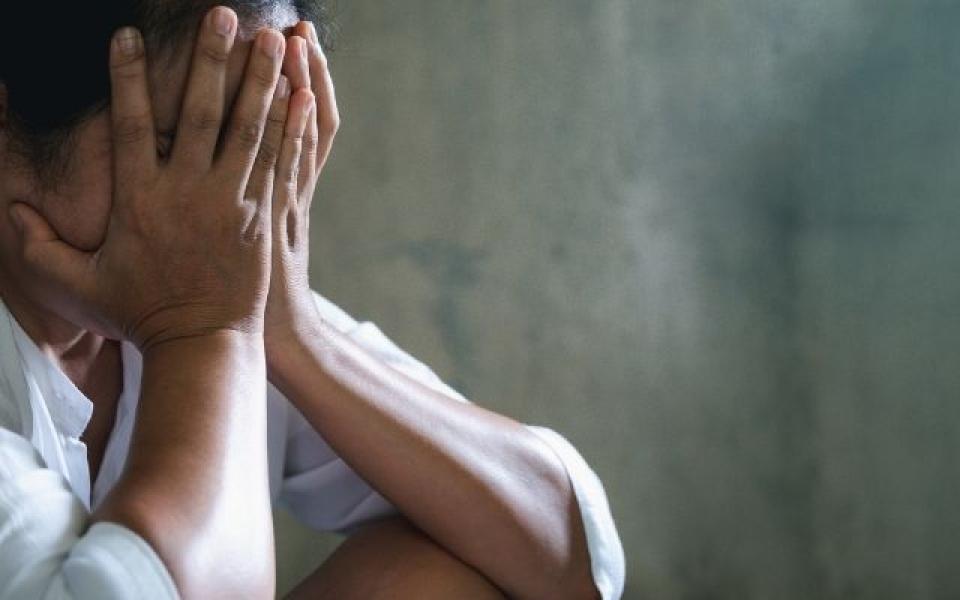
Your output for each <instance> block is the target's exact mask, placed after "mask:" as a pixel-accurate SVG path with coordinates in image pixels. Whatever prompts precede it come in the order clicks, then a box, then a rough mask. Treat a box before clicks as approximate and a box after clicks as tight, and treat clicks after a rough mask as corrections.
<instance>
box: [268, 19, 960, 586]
mask: <svg viewBox="0 0 960 600" xmlns="http://www.w3.org/2000/svg"><path fill="white" fill-rule="evenodd" d="M341 17H342V22H343V37H342V40H343V41H342V46H343V47H342V48H341V50H340V51H339V52H338V53H337V55H336V56H335V58H334V67H335V74H336V81H337V83H338V86H339V87H338V91H339V97H340V101H341V107H342V113H343V117H344V127H343V130H342V134H341V136H340V138H339V140H338V143H337V146H336V151H335V156H334V158H333V161H332V163H331V164H330V166H329V170H328V172H327V174H326V175H325V181H324V183H323V184H322V187H321V190H320V197H319V199H318V202H317V203H316V204H315V206H316V208H315V209H314V210H315V215H314V221H313V223H314V229H313V234H314V236H315V239H314V240H313V259H312V260H313V264H312V267H313V276H314V285H315V287H317V288H318V289H320V290H321V291H323V292H324V293H325V294H327V295H328V296H330V297H331V298H333V299H334V300H335V301H336V302H338V303H340V304H341V305H343V306H344V307H345V308H347V309H348V310H349V311H350V312H351V313H353V314H354V315H356V316H357V317H359V318H365V319H371V320H374V321H375V322H377V323H378V324H379V325H380V326H381V328H382V329H383V330H384V331H385V332H386V333H387V334H388V335H390V336H392V337H393V338H394V339H395V340H396V341H397V342H398V343H400V344H401V345H402V346H404V347H405V348H407V349H408V350H410V351H412V352H413V353H414V354H415V355H417V356H419V357H420V358H422V359H423V360H425V361H426V362H427V363H428V364H430V365H432V366H433V367H434V368H435V369H436V370H437V371H438V372H439V373H440V374H441V375H442V376H443V377H445V378H446V379H447V380H448V381H450V382H451V383H452V384H453V385H455V386H456V387H458V388H459V389H460V390H461V391H462V392H464V393H465V394H466V395H467V396H468V397H470V398H471V399H473V400H474V401H475V402H477V403H479V404H482V405H484V406H487V407H490V408H493V409H494V410H497V411H500V412H503V413H505V414H507V415H510V416H512V417H514V418H516V419H518V420H521V421H523V422H527V423H537V424H542V425H547V426H550V427H553V428H555V429H557V430H558V431H560V432H562V433H563V434H565V435H566V436H567V437H568V438H569V439H570V440H571V441H572V442H573V443H574V444H575V445H576V446H577V447H578V448H579V449H580V450H581V452H582V454H583V455H584V456H585V458H586V459H587V460H588V462H590V464H591V465H592V466H593V467H594V468H595V470H596V471H597V473H598V474H599V475H600V477H601V479H602V480H603V481H604V483H605V485H606V488H607V491H608V495H609V497H610V501H611V504H612V507H613V510H614V513H615V517H616V519H617V522H618V525H619V529H620V532H621V535H622V538H623V542H624V545H625V549H626V553H627V561H628V568H627V572H628V591H627V594H626V597H627V598H644V597H646V598H777V599H791V598H798V599H799V598H871V599H875V598H876V599H879V598H913V599H924V598H946V597H960V569H958V568H957V565H958V564H960V542H958V540H960V511H958V507H960V484H958V481H957V480H956V478H955V476H956V474H957V472H958V470H957V464H956V463H957V458H958V457H960V436H958V434H960V403H958V402H957V401H958V400H960V368H958V366H960V242H958V241H957V240H958V233H957V228H958V225H960V203H958V200H957V198H958V197H960V170H958V168H957V163H958V161H960V35H958V31H960V4H958V3H956V2H947V1H941V2H934V1H930V2H925V1H919V0H902V1H899V2H892V1H885V0H829V1H828V0H821V1H798V0H683V1H680V0H602V1H588V0H523V1H513V2H507V1H505V0H489V1H474V2H441V1H433V2H428V1H423V0H404V2H373V1H369V0H351V1H349V2H342V3H341ZM281 534H282V535H284V536H285V540H286V541H284V542H283V545H282V549H281V554H282V556H283V557H284V558H283V564H282V569H281V579H282V584H281V586H285V585H287V584H288V582H289V581H290V580H292V579H293V578H294V577H295V576H296V575H298V574H300V573H302V572H304V571H305V570H307V569H308V568H309V563H310V562H311V561H313V562H316V561H317V560H318V559H319V558H320V557H321V556H320V555H321V554H322V551H318V550H316V547H317V546H316V544H317V542H316V541H315V540H313V539H312V538H308V537H305V536H304V535H303V533H302V532H297V531H294V530H292V528H290V527H289V526H288V525H286V524H284V525H283V526H282V527H281ZM332 541H335V540H331V539H330V538H328V539H326V540H325V541H322V542H320V543H319V547H321V548H328V547H329V546H330V544H331V543H332Z"/></svg>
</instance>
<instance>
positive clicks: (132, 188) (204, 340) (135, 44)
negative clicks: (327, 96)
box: [14, 7, 313, 598]
mask: <svg viewBox="0 0 960 600" xmlns="http://www.w3.org/2000/svg"><path fill="white" fill-rule="evenodd" d="M218 16H219V17H221V19H217V18H216V17H218ZM236 29H237V21H236V15H235V13H234V12H233V11H231V10H228V9H224V8H222V7H221V8H217V9H214V11H212V12H211V13H210V14H209V15H208V17H207V18H206V19H205V20H204V23H203V26H202V27H201V31H200V33H199V35H198V41H197V50H196V51H195V52H194V56H193V65H192V69H191V75H190V81H189V84H188V87H187V92H186V94H185V98H184V101H183V108H182V111H181V119H180V124H179V128H178V134H177V143H176V145H175V147H174V149H173V152H172V154H171V157H170V159H169V161H167V162H160V161H159V160H158V157H157V153H156V141H155V134H154V129H153V127H154V125H153V117H152V111H151V105H150V98H149V94H148V91H147V78H146V61H145V56H144V45H143V41H142V39H141V38H140V35H139V33H137V32H136V31H135V30H129V29H128V30H125V31H121V32H119V33H118V34H117V35H116V36H115V40H114V43H113V45H112V47H111V72H112V79H113V98H112V104H111V112H112V117H113V132H114V140H113V141H114V166H115V169H114V172H115V181H114V202H113V208H112V211H113V212H112V214H111V219H110V225H109V228H108V231H107V234H106V237H105V240H104V243H103V245H102V246H101V248H100V249H98V250H97V251H96V252H95V253H83V252H80V251H78V250H76V249H74V248H71V247H69V246H68V245H66V244H65V243H64V242H62V241H61V240H59V239H58V238H57V236H56V233H55V232H54V231H53V230H52V229H51V228H50V226H49V225H48V224H47V223H46V222H45V220H44V219H43V218H42V216H40V215H39V214H38V213H37V212H35V211H34V210H32V209H30V208H29V207H27V206H17V207H15V208H14V210H15V211H16V215H17V217H18V220H19V221H20V223H21V231H22V232H23V252H24V256H25V258H26V259H27V260H28V262H30V263H31V267H32V268H34V269H36V271H37V272H38V273H40V274H41V275H43V276H45V277H46V279H47V284H48V285H49V287H50V288H51V289H53V290H56V291H57V292H58V293H57V294H56V296H57V297H58V298H62V299H63V301H62V303H63V306H62V307H61V308H62V312H63V313H64V314H65V315H66V316H68V317H69V318H71V319H72V320H73V321H74V322H76V323H78V324H82V325H83V326H85V327H87V328H88V329H90V330H93V331H97V332H99V333H102V334H103V335H106V336H109V337H112V338H125V339H129V340H132V341H133V342H134V343H135V344H136V345H137V346H138V347H139V349H140V351H141V352H142V354H143V358H144V371H143V381H142V392H141V399H140V406H139V412H138V415H137V424H136V427H135V431H134V434H133V438H132V440H131V451H130V455H129V458H128V461H127V464H126V469H125V471H124V474H123V475H122V477H121V479H120V481H119V482H118V483H117V485H116V487H115V488H114V490H113V491H112V492H111V494H110V495H109V497H108V498H107V499H105V501H104V502H103V504H102V506H101V507H100V508H99V509H98V510H97V511H96V513H94V514H93V515H92V523H96V522H98V521H112V522H116V523H119V524H121V525H124V526H126V527H127V528H128V529H131V530H133V531H134V532H136V533H138V534H139V535H140V536H141V537H142V538H143V539H144V540H146V541H147V543H148V544H149V545H150V546H151V547H152V548H153V549H154V550H155V552H156V553H157V555H158V556H159V557H160V559H161V560H162V561H163V563H164V564H165V566H166V567H167V569H168V570H169V572H170V574H171V575H172V577H173V579H174V581H175V583H176V586H177V588H178V589H179V592H180V594H181V595H182V596H184V597H187V598H214V597H228V598H236V597H244V598H248V597H263V598H266V597H271V596H272V595H273V593H274V578H275V575H274V556H273V529H272V519H271V512H270V499H269V491H268V476H267V461H266V398H265V394H266V389H265V385H264V380H265V375H266V374H265V369H266V367H265V356H264V342H263V326H264V318H263V314H264V310H265V305H266V298H267V292H268V286H269V270H270V250H271V244H270V242H271V240H270V231H271V220H270V219H271V197H272V188H273V185H274V176H275V174H277V173H281V174H282V173H289V172H291V171H292V170H293V167H294V166H295V165H296V163H297V161H298V160H299V152H300V138H301V137H302V135H303V130H304V127H305V123H306V121H307V115H308V114H309V113H310V112H311V111H312V110H313V109H312V106H313V98H312V94H310V93H309V92H304V93H300V94H294V95H292V96H291V95H290V94H289V88H288V87H285V86H284V85H280V86H278V85H277V82H278V81H281V82H282V81H285V80H281V79H280V70H281V66H282V57H283V54H284V38H283V36H282V34H280V33H279V32H277V31H272V30H264V31H261V32H260V33H259V34H258V37H257V40H256V42H255V44H254V47H253V49H252V50H251V53H250V58H249V59H248V62H247V69H246V74H245V77H244V81H243V84H242V86H241V91H240V94H239V97H238V98H237V100H236V102H235V104H234V108H233V110H232V114H231V116H230V118H229V119H225V116H224V106H225V104H226V103H225V98H224V96H225V90H224V81H225V64H226V59H227V56H228V55H229V53H230V51H231V49H232V47H233V42H234V36H235V33H236ZM284 90H285V91H284ZM221 124H222V125H223V126H224V128H225V131H224V137H223V147H222V149H220V150H219V151H215V150H216V148H217V145H218V139H219V137H220V129H221ZM277 150H279V151H277Z"/></svg>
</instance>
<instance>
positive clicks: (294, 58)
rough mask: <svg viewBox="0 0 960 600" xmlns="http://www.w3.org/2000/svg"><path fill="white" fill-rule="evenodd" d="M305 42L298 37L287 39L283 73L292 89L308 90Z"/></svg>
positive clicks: (308, 72) (308, 78)
mask: <svg viewBox="0 0 960 600" xmlns="http://www.w3.org/2000/svg"><path fill="white" fill-rule="evenodd" d="M307 45H308V44H307V40H306V39H305V38H303V37H300V36H298V35H292V36H290V37H289V38H287V53H286V55H285V56H284V57H283V72H284V73H286V74H287V77H289V78H290V85H291V87H292V89H294V90H297V89H300V88H307V89H310V67H309V64H308V62H309V54H308V50H307Z"/></svg>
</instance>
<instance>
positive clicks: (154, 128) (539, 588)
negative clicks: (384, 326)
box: [0, 0, 623, 598]
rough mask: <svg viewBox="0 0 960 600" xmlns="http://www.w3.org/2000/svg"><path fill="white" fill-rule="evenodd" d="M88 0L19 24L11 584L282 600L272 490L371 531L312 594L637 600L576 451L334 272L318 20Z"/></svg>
mask: <svg viewBox="0 0 960 600" xmlns="http://www.w3.org/2000/svg"><path fill="white" fill-rule="evenodd" d="M76 4H77V3H69V4H67V5H66V6H64V7H57V8H56V10H55V11H54V12H55V14H52V15H51V14H47V13H49V12H51V11H50V9H49V8H47V7H44V6H42V5H41V4H40V3H33V4H32V5H29V6H27V5H17V7H16V8H12V9H7V10H6V12H7V13H8V14H7V15H5V16H7V17H9V18H7V19H6V24H4V25H2V27H3V29H4V31H3V32H2V38H3V40H4V41H3V44H4V46H3V48H2V58H0V81H2V82H3V84H2V87H0V204H2V208H3V210H4V212H3V214H4V215H5V216H7V218H6V219H2V220H0V221H2V222H0V230H2V232H0V238H2V248H0V270H2V278H0V295H2V299H3V304H2V307H0V313H2V314H0V369H2V373H0V376H2V379H0V381H2V385H0V597H2V598H7V597H10V598H61V597H69V598H168V597H177V596H178V595H179V596H182V597H187V598H194V597H196V598H214V597H230V598H235V597H267V596H271V595H272V594H273V593H274V558H273V532H272V525H271V523H272V522H271V503H272V501H278V502H282V503H285V504H286V505H287V506H288V507H289V508H290V509H291V510H292V511H293V512H294V513H295V514H296V515H297V516H298V517H300V518H301V519H302V520H304V521H305V522H307V523H308V524H310V525H312V526H314V527H316V528H318V529H322V530H329V531H338V532H341V533H347V534H351V536H350V538H349V539H348V540H347V541H346V542H344V544H342V545H341V547H340V548H339V549H338V550H337V552H336V553H335V554H334V555H333V556H332V557H331V558H330V559H328V560H327V561H326V562H325V563H324V564H323V565H320V566H319V568H318V569H317V571H316V572H315V573H313V574H312V575H311V576H310V577H309V578H307V579H306V580H305V581H304V582H303V583H302V584H301V585H300V586H299V587H298V588H297V589H296V590H295V591H294V593H293V596H295V597H331V598H350V597H356V598H376V597H391V598H398V597H409V598H449V597H463V598H471V597H476V598H488V597H490V598H496V597H503V596H504V595H506V596H508V597H516V598H593V597H602V598H616V597H619V595H620V593H621V590H622V587H623V556H622V550H621V548H620V543H619V540H618V538H617V534H616V531H615V529H614V526H613V521H612V519H611V517H610V513H609V509H608V507H607V502H606V498H605V496H604V493H603V488H602V486H601V484H600V482H599V481H598V480H597V479H596V476H595V475H594V474H593V472H592V471H591V470H590V469H589V467H588V466H587V465H586V464H585V463H584V462H583V459H582V458H581V457H580V456H579V454H578V453H577V452H576V450H575V449H574V448H573V447H572V446H570V444H569V443H568V442H567V441H566V440H565V439H564V438H563V437H561V436H560V435H559V434H557V433H555V432H552V431H551V430H548V429H545V428H538V427H534V426H526V425H522V424H519V423H517V422H515V421H513V420H511V419H508V418H506V417H504V416H501V415H498V414H495V413H492V412H490V411H488V410H484V409H482V408H480V407H478V406H476V405H474V404H471V403H470V402H468V401H467V400H466V399H465V398H463V397H462V396H461V395H459V394H458V393H457V392H456V391H454V390H452V389H451V388H450V387H449V386H446V385H445V384H444V383H443V382H442V381H440V380H439V379H438V378H437V377H436V376H435V375H434V374H433V372H432V371H431V370H430V369H429V368H427V367H426V366H424V365H423V364H421V363H419V362H418V361H417V360H416V359H414V358H413V357H411V356H410V355H409V354H407V353H405V352H403V351H402V350H401V349H399V348H397V347H396V346H395V345H393V344H392V343H391V342H390V340H388V339H387V338H386V337H385V336H383V334H382V333H380V331H379V330H378V329H377V328H376V326H374V325H373V324H371V323H362V324H359V323H357V322H356V321H355V320H353V319H352V318H351V317H350V316H349V315H347V314H346V313H345V312H343V311H342V310H340V309H339V308H338V307H336V306H334V305H333V304H332V303H330V302H329V301H327V300H326V299H324V298H323V297H322V296H320V295H319V294H317V293H316V292H313V291H312V290H311V289H310V288H309V286H308V283H307V258H308V257H307V239H308V236H307V230H308V223H309V220H308V213H309V209H310V202H311V199H312V197H313V191H314V188H315V185H316V182H317V178H318V176H319V173H320V170H321V169H322V167H323V164H324V162H325V160H326V158H327V156H328V155H329V153H330V149H331V145H332V141H333V137H334V134H335V132H336V129H337V127H338V113H337V108H336V102H335V98H334V91H333V84H332V82H331V79H330V75H329V72H328V70H327V67H326V59H325V58H324V55H323V50H322V47H321V43H320V41H321V39H320V38H321V37H322V36H321V35H318V32H317V28H316V27H315V26H314V25H313V23H312V22H311V21H314V20H317V19H318V18H319V16H318V15H317V14H316V7H312V6H309V5H307V4H303V3H297V4H296V5H294V4H293V3H291V2H289V1H288V0H287V1H285V0H275V1H264V0H248V1H235V2H230V3H228V4H229V6H221V7H215V8H213V9H212V10H207V9H208V8H210V7H209V5H208V4H205V3H203V2H196V1H191V0H166V1H161V0H144V1H142V2H134V3H131V2H106V3H98V4H97V9H96V12H95V13H92V12H89V10H90V9H86V7H84V6H76ZM320 16H322V15H320ZM301 19H304V20H301ZM131 24H132V25H135V26H136V28H134V27H130V26H129V25H131ZM122 26H126V27H122ZM323 29H324V28H323V27H322V23H321V28H320V31H321V32H322V31H323ZM111 34H112V39H111V38H110V36H111ZM107 46H109V70H108V69H106V68H105V64H103V63H105V62H106V61H105V60H104V59H105V56H104V55H105V54H106V53H105V52H104V48H106V47H107ZM58 49H59V50H62V51H58Z"/></svg>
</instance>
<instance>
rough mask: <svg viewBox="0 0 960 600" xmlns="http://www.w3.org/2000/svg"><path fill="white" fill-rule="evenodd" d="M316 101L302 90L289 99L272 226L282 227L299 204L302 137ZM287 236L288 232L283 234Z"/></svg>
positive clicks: (275, 188) (307, 92)
mask: <svg viewBox="0 0 960 600" xmlns="http://www.w3.org/2000/svg"><path fill="white" fill-rule="evenodd" d="M313 104H314V101H313V92H311V91H310V90H306V89H303V88H301V89H299V90H297V91H296V92H294V93H293V96H291V98H290V110H289V112H288V115H287V124H286V128H285V130H284V134H283V145H282V146H281V149H280V158H279V160H278V161H277V175H276V181H275V182H274V191H275V193H274V201H273V217H274V219H273V222H274V223H281V222H283V221H284V220H285V216H286V214H287V212H288V211H289V210H291V209H293V208H294V207H295V205H296V200H297V189H298V188H297V177H298V172H299V170H300V169H299V165H300V153H301V150H302V147H303V135H304V131H305V130H306V127H307V121H308V119H309V118H310V114H311V111H312V107H313ZM282 233H283V234H284V238H281V239H285V234H286V232H285V231H284V232H282Z"/></svg>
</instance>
